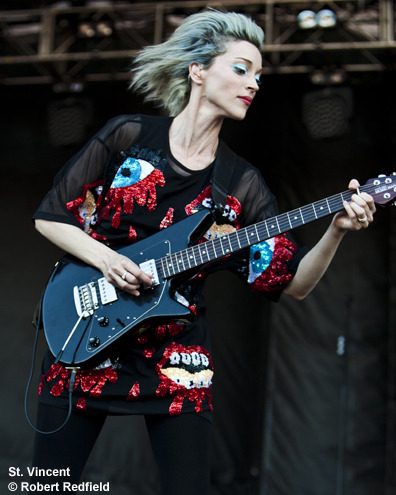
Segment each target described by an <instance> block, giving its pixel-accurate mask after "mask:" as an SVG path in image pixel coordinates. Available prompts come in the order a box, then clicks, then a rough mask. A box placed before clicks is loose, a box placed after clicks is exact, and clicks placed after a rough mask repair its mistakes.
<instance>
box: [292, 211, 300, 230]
mask: <svg viewBox="0 0 396 495" xmlns="http://www.w3.org/2000/svg"><path fill="white" fill-rule="evenodd" d="M289 219H290V222H291V224H292V228H293V229H294V228H295V227H298V226H300V225H301V224H302V223H303V219H302V217H301V212H300V210H292V211H290V212H289Z"/></svg>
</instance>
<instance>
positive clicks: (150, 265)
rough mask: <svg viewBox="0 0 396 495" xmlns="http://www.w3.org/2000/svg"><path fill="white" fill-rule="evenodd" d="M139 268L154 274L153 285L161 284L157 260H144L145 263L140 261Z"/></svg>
mask: <svg viewBox="0 0 396 495" xmlns="http://www.w3.org/2000/svg"><path fill="white" fill-rule="evenodd" d="M139 268H140V269H141V270H143V271H144V273H147V274H148V275H151V276H152V287H154V286H156V285H159V284H160V281H159V277H158V272H157V267H156V266H155V260H147V261H144V262H143V263H140V265H139Z"/></svg>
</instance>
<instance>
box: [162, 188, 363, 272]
mask: <svg viewBox="0 0 396 495" xmlns="http://www.w3.org/2000/svg"><path fill="white" fill-rule="evenodd" d="M370 189H372V186H370V185H366V186H362V187H360V190H361V191H366V192H369V191H370ZM354 192H355V191H351V190H348V191H344V192H342V193H339V194H335V195H334V196H330V197H328V198H325V199H321V200H320V201H316V202H315V203H311V204H309V205H306V206H303V207H301V208H297V209H296V210H291V211H289V212H287V213H282V214H280V215H277V216H275V217H272V218H268V219H267V220H263V221H261V222H258V223H256V224H253V225H249V226H248V227H244V228H242V229H239V230H236V231H234V232H232V233H230V234H225V235H223V236H221V237H216V238H215V239H211V240H208V241H206V242H203V243H200V244H196V245H194V246H191V247H188V248H186V249H183V250H182V251H178V252H175V253H172V254H169V255H167V256H164V257H163V258H159V259H157V260H156V268H157V271H158V273H159V274H160V275H161V276H162V277H163V278H170V277H173V276H175V275H178V274H180V273H182V272H185V271H187V270H191V269H193V268H196V267H198V266H201V265H204V264H207V263H210V262H211V261H214V260H216V259H219V258H222V257H224V256H227V255H229V254H232V253H234V252H236V251H239V250H241V249H244V248H246V247H248V246H252V245H253V244H257V243H259V242H263V241H265V240H267V239H269V238H271V237H275V236H277V235H279V234H283V233H285V232H288V231H290V230H292V229H295V228H296V227H300V226H301V225H304V224H307V223H310V222H313V221H315V220H318V219H320V218H323V217H325V216H327V215H331V214H332V213H336V212H338V211H341V210H342V209H344V205H343V201H350V200H351V196H352V194H353V193H354Z"/></svg>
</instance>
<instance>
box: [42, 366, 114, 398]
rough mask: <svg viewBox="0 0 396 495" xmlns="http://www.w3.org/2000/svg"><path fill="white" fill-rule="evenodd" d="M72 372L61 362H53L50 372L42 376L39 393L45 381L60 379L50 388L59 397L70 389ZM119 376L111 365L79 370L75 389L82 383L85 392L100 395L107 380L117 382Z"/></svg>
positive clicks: (95, 395) (92, 395) (90, 394)
mask: <svg viewBox="0 0 396 495" xmlns="http://www.w3.org/2000/svg"><path fill="white" fill-rule="evenodd" d="M70 373H71V372H70V371H69V370H67V369H66V368H64V367H63V366H61V365H60V364H53V365H52V366H51V367H50V369H49V370H48V372H47V373H46V374H45V375H44V376H43V377H42V383H41V384H40V388H39V393H40V394H41V391H42V384H43V383H44V381H47V382H52V381H54V380H58V381H57V383H55V384H54V385H53V387H52V388H51V390H50V393H51V394H52V395H54V396H55V397H58V396H59V395H61V394H62V393H63V392H65V391H67V390H68V387H69V379H70ZM117 378H118V375H117V371H116V370H114V369H113V368H112V367H111V366H108V367H107V368H101V369H92V370H78V371H77V374H76V383H75V385H74V390H75V389H76V388H77V387H78V385H80V388H81V390H82V391H83V392H89V396H90V397H99V396H100V394H101V393H102V389H103V387H104V386H105V384H106V383H107V382H110V383H117Z"/></svg>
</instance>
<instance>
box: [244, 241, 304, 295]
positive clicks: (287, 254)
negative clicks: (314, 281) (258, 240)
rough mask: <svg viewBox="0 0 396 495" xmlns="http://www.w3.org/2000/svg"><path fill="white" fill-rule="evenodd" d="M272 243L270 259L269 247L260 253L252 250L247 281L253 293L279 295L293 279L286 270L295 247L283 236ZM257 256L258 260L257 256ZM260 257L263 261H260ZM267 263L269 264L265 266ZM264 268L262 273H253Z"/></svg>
mask: <svg viewBox="0 0 396 495" xmlns="http://www.w3.org/2000/svg"><path fill="white" fill-rule="evenodd" d="M272 241H273V247H272V251H273V253H272V257H271V259H270V249H271V246H268V249H267V248H266V247H264V249H262V250H261V251H260V249H258V250H254V249H253V254H252V256H251V259H250V263H249V267H250V268H251V270H250V273H249V280H252V282H251V283H250V287H251V288H252V289H253V290H255V291H259V292H261V291H264V292H268V293H269V292H272V293H279V292H280V291H282V289H283V288H284V287H285V286H286V285H287V284H288V283H289V282H290V281H291V280H292V278H293V274H292V273H290V272H289V270H288V265H287V263H288V261H290V260H291V259H292V257H293V254H294V253H295V252H296V249H297V247H296V245H295V244H294V243H293V242H292V241H289V239H287V238H286V237H285V236H284V235H279V236H276V237H274V238H273V239H272ZM262 244H265V243H262ZM256 253H257V254H256ZM259 254H260V258H259V256H258V255H259ZM262 255H263V259H262V260H261V256H262ZM252 257H253V260H252ZM255 258H256V259H255ZM268 261H269V264H268V265H267V262H268ZM254 262H255V263H254ZM264 267H265V269H264V271H262V272H260V273H258V272H255V270H260V269H261V268H264Z"/></svg>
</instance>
